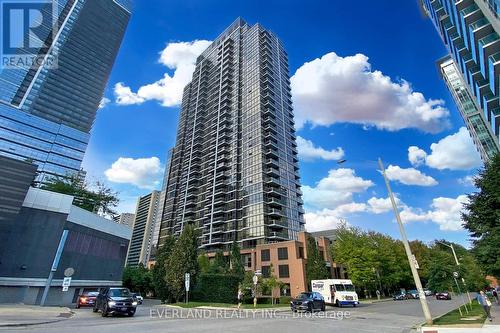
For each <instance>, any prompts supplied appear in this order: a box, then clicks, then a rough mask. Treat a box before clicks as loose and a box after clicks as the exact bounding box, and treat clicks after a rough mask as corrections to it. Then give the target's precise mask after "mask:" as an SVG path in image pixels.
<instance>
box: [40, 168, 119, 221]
mask: <svg viewBox="0 0 500 333" xmlns="http://www.w3.org/2000/svg"><path fill="white" fill-rule="evenodd" d="M91 187H94V188H95V189H94V190H92V189H91ZM41 188H42V189H44V190H47V191H51V192H57V193H62V194H67V195H71V196H73V197H74V198H75V199H74V200H73V204H74V205H75V206H78V207H80V208H82V209H85V210H88V211H89V212H93V213H97V214H100V215H107V216H114V215H116V211H115V210H114V209H113V208H115V207H116V206H117V205H118V203H119V199H118V193H116V192H114V191H113V190H111V189H110V188H108V187H107V186H106V185H105V184H104V183H102V182H100V181H97V182H95V184H93V185H92V186H90V185H89V184H87V183H86V182H84V181H83V180H82V179H81V177H80V176H79V175H78V174H71V175H68V176H65V177H52V178H50V179H48V180H47V182H45V183H43V184H42V185H41Z"/></svg>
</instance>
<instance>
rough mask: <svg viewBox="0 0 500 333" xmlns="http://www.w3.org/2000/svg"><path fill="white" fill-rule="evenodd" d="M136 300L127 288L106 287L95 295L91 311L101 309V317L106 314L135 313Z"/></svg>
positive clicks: (131, 314)
mask: <svg viewBox="0 0 500 333" xmlns="http://www.w3.org/2000/svg"><path fill="white" fill-rule="evenodd" d="M136 307H137V301H136V300H135V299H134V298H133V297H132V294H131V293H130V290H128V289H127V288H106V289H103V290H101V292H100V293H99V295H97V299H96V302H95V304H94V308H93V311H94V312H97V311H101V314H102V316H103V317H106V316H107V315H108V314H115V313H121V314H128V315H129V316H130V317H132V316H133V315H134V314H135V310H136Z"/></svg>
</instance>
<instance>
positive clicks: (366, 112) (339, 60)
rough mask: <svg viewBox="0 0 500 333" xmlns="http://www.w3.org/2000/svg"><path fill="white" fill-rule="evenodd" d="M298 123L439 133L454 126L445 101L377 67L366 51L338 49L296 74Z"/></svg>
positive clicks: (293, 90) (294, 80)
mask: <svg viewBox="0 0 500 333" xmlns="http://www.w3.org/2000/svg"><path fill="white" fill-rule="evenodd" d="M291 85H292V96H293V100H294V105H295V115H296V120H297V126H298V127H299V128H300V127H302V126H303V125H304V124H305V123H310V124H311V125H313V126H314V125H320V126H329V125H331V124H334V123H338V122H348V123H356V124H362V125H367V126H375V127H377V128H379V129H385V130H389V131H396V130H400V129H403V128H417V129H420V130H422V131H425V132H430V133H436V132H439V131H441V130H442V129H443V128H446V127H448V126H449V121H448V115H449V112H448V110H447V109H446V108H445V107H444V102H443V101H442V100H433V99H426V98H425V97H424V95H423V94H422V93H420V92H416V91H414V90H413V89H412V87H411V86H410V84H409V83H408V82H406V81H404V80H402V81H400V82H394V81H392V79H391V78H390V77H388V76H386V75H384V74H383V73H382V72H380V71H373V70H372V69H371V65H370V63H369V62H368V57H367V56H365V55H363V54H356V55H354V56H347V57H340V56H338V55H337V54H335V53H334V52H331V53H327V54H325V55H323V56H322V57H321V58H317V59H314V60H312V61H310V62H306V63H305V64H303V65H302V66H301V67H300V68H299V69H297V71H296V72H295V74H294V75H293V76H292V78H291Z"/></svg>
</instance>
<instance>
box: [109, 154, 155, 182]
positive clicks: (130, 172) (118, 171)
mask: <svg viewBox="0 0 500 333" xmlns="http://www.w3.org/2000/svg"><path fill="white" fill-rule="evenodd" d="M161 173H162V167H161V163H160V159H159V158H158V157H149V158H137V159H133V158H128V157H120V158H118V159H117V160H116V161H115V162H114V163H113V164H112V165H111V168H109V169H107V170H106V171H105V172H104V174H105V175H106V178H107V179H108V180H109V181H111V182H114V183H125V184H132V185H135V186H137V187H140V188H144V189H154V188H156V187H157V186H158V185H159V183H160V178H161Z"/></svg>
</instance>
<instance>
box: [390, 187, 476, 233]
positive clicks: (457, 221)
mask: <svg viewBox="0 0 500 333" xmlns="http://www.w3.org/2000/svg"><path fill="white" fill-rule="evenodd" d="M467 202H468V198H467V196H466V195H459V196H458V197H456V198H445V197H439V198H434V199H433V200H432V204H431V209H430V210H428V211H427V212H424V211H422V210H415V209H412V208H409V207H406V208H405V209H404V210H403V211H402V212H401V213H400V215H401V219H402V220H403V221H404V222H412V221H431V222H434V223H436V224H438V225H439V229H440V230H444V231H458V230H462V229H463V227H462V218H461V215H460V213H461V211H462V209H463V205H464V204H465V203H467Z"/></svg>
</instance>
